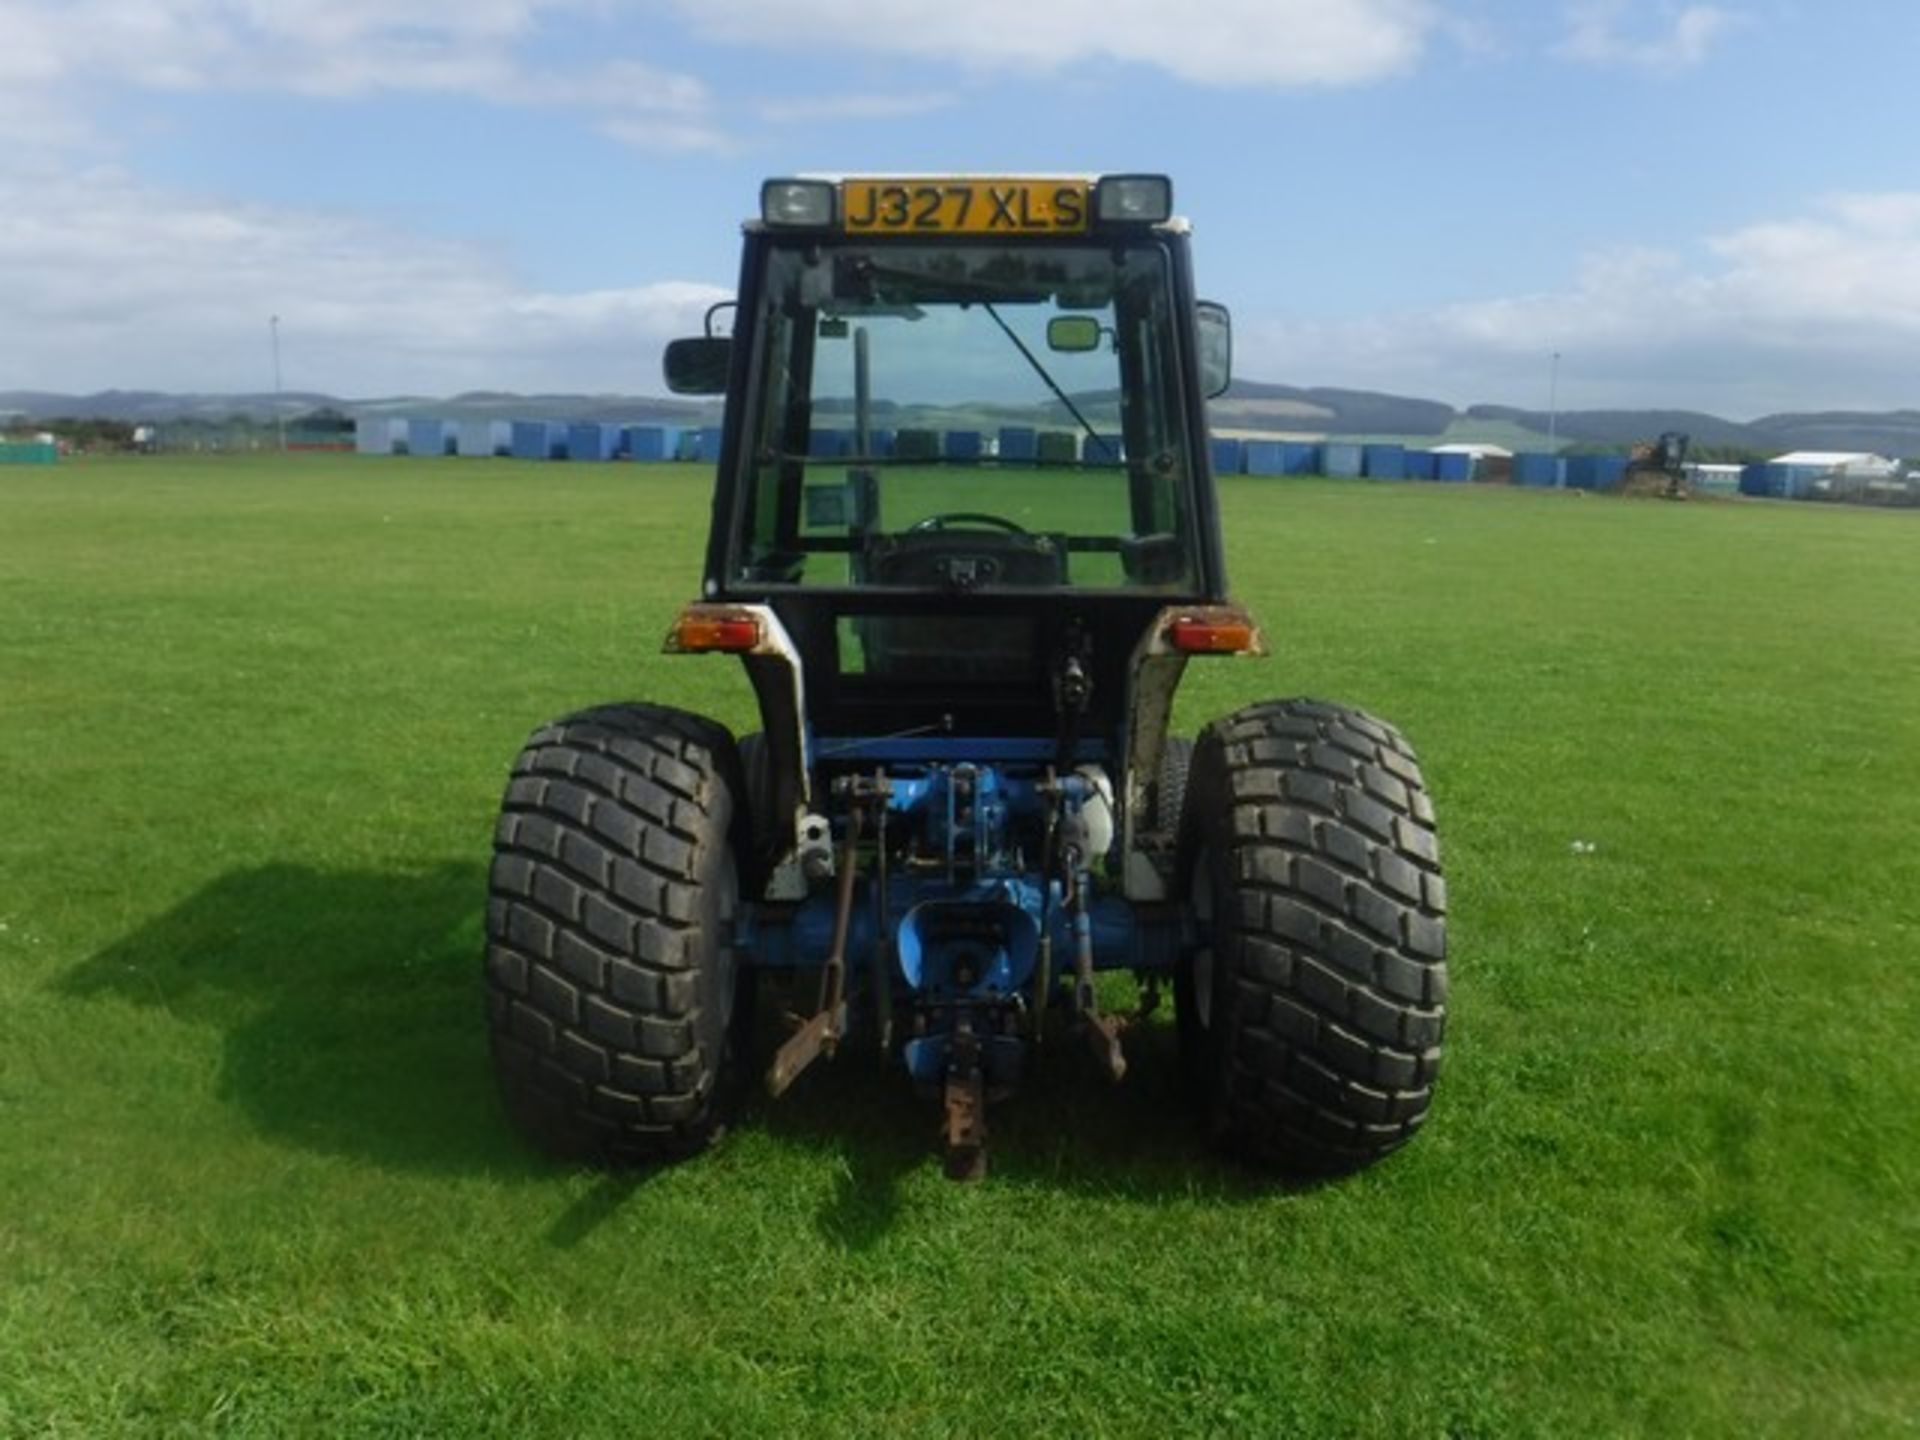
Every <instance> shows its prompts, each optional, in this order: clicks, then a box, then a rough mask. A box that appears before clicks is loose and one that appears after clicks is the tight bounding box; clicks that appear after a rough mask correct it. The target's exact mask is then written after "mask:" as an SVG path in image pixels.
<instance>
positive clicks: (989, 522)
mask: <svg viewBox="0 0 1920 1440" xmlns="http://www.w3.org/2000/svg"><path fill="white" fill-rule="evenodd" d="M956 525H964V526H967V527H969V528H971V529H975V530H1002V531H1005V532H1006V533H1007V534H1009V535H1025V534H1026V533H1027V528H1026V526H1024V525H1016V524H1014V523H1013V521H1011V520H1007V519H1004V518H1003V517H1001V516H999V515H983V514H981V513H980V512H979V511H977V510H945V511H942V512H941V513H940V514H938V515H929V516H927V517H926V519H924V520H916V521H914V522H913V524H911V525H909V526H908V527H907V533H908V534H909V535H923V534H926V533H928V532H929V531H941V530H946V529H949V528H950V527H952V526H956Z"/></svg>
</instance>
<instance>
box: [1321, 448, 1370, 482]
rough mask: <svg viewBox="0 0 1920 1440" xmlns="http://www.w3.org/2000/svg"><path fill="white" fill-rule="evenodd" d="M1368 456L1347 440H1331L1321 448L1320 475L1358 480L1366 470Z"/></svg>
mask: <svg viewBox="0 0 1920 1440" xmlns="http://www.w3.org/2000/svg"><path fill="white" fill-rule="evenodd" d="M1365 464H1366V454H1365V452H1364V451H1363V450H1362V449H1361V447H1360V446H1358V445H1354V444H1351V443H1349V442H1347V441H1345V440H1329V441H1328V442H1327V443H1326V444H1324V445H1322V446H1321V447H1320V473H1321V474H1322V475H1332V476H1335V477H1337V478H1339V479H1342V480H1358V479H1359V478H1360V475H1361V472H1362V470H1363V469H1364V468H1365Z"/></svg>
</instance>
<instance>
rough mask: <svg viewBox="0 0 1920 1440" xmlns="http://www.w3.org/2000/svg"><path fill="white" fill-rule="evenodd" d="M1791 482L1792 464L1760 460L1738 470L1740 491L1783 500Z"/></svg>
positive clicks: (1743, 493)
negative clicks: (1778, 463)
mask: <svg viewBox="0 0 1920 1440" xmlns="http://www.w3.org/2000/svg"><path fill="white" fill-rule="evenodd" d="M1792 484H1793V466H1791V465H1777V464H1774V463H1773V462H1772V461H1762V462H1760V463H1758V464H1754V465H1749V466H1747V468H1746V469H1745V470H1743V471H1741V472H1740V493H1741V494H1742V495H1758V496H1762V497H1764V498H1768V499H1774V500H1784V499H1785V498H1786V497H1787V495H1788V494H1789V493H1790V489H1791V486H1792Z"/></svg>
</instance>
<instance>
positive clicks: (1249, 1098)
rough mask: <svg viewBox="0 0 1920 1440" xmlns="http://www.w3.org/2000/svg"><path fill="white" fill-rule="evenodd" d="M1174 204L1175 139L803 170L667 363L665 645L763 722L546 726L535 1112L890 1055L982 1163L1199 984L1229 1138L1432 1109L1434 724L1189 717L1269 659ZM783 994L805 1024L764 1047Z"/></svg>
mask: <svg viewBox="0 0 1920 1440" xmlns="http://www.w3.org/2000/svg"><path fill="white" fill-rule="evenodd" d="M1172 204H1173V189H1172V186H1171V184H1170V183H1169V182H1168V180H1167V178H1166V177H1165V176H1161V175H1141V174H1110V175H1027V176H1005V175H933V176H888V175H874V176H852V177H844V178H807V177H802V178H793V179H773V180H769V181H767V182H766V183H765V185H764V186H762V188H761V194H760V210H759V214H758V216H757V217H755V218H753V219H752V220H750V221H749V223H748V224H747V226H746V227H745V235H744V240H743V245H744V249H743V253H742V258H741V266H740V289H739V293H738V295H737V297H736V300H735V302H734V303H735V316H734V323H733V325H732V327H731V329H732V333H731V334H728V335H716V334H714V333H712V332H713V326H712V325H711V323H709V325H708V326H707V333H706V334H704V335H700V336H694V337H689V338H686V339H681V340H676V341H674V342H673V343H672V344H671V345H669V346H668V347H667V351H666V355H665V368H666V374H667V381H668V384H669V386H670V387H671V388H672V389H673V390H674V391H675V392H676V393H681V394H690V395H719V394H724V396H725V412H724V423H723V425H722V427H721V444H720V452H719V461H718V469H717V473H716V477H715V487H714V499H713V510H712V516H713V519H712V526H711V529H710V531H709V534H708V539H707V550H706V560H705V567H704V571H703V574H702V577H701V586H700V595H699V597H698V599H697V600H696V601H694V603H692V604H689V605H688V606H686V607H685V608H684V609H683V610H682V611H681V612H680V613H679V614H678V615H677V616H676V617H674V619H673V621H672V624H671V626H670V628H669V629H668V631H667V635H666V641H665V649H666V650H667V651H669V652H670V653H673V654H677V655H709V656H711V655H731V656H734V657H737V660H738V662H739V663H740V664H741V665H742V666H743V667H744V668H745V671H746V675H747V679H748V681H749V683H750V685H751V687H752V692H753V697H754V706H755V709H756V710H757V712H758V725H757V728H755V729H753V730H752V731H751V733H748V734H745V735H743V736H741V737H740V738H738V739H736V738H735V737H734V736H733V735H732V734H730V733H728V731H727V730H726V729H724V728H723V727H721V726H720V725H718V724H716V723H715V722H714V721H712V720H709V719H707V718H704V717H702V716H698V715H694V714H690V713H688V712H687V711H684V710H679V709H675V708H671V707H669V706H664V705H659V704H653V703H627V704H621V705H611V706H601V707H598V708H595V709H592V710H586V711H582V712H580V713H578V714H575V715H572V716H569V717H567V718H566V719H563V720H561V721H559V722H558V723H556V724H554V725H551V726H547V727H544V728H543V729H541V730H540V731H538V732H536V733H535V735H534V737H533V739H532V740H531V741H530V742H529V744H528V746H527V749H526V751H525V752H524V753H523V754H522V756H521V759H520V762H519V764H518V766H517V767H516V769H515V772H514V777H513V779H512V780H511V782H510V783H509V785H508V788H507V794H506V800H505V804H504V809H503V815H502V819H501V823H500V827H499V829H498V831H497V837H498V838H497V842H496V849H495V859H494V867H493V872H492V882H491V883H492V901H493V903H492V905H491V906H490V907H489V910H488V940H489V946H488V987H489V994H490V1003H491V1012H490V1013H491V1016H492V1020H491V1025H492V1037H493V1053H494V1058H495V1062H496V1067H497V1070H498V1073H499V1077H500V1083H501V1086H502V1091H503V1093H504V1095H505V1096H506V1099H507V1102H508V1105H509V1107H510V1109H511V1110H512V1112H513V1114H514V1116H515V1118H516V1119H517V1120H518V1122H519V1123H520V1125H521V1126H522V1127H523V1128H524V1129H525V1130H526V1132H527V1133H528V1134H529V1135H531V1136H532V1137H533V1138H534V1139H536V1140H537V1141H539V1142H540V1143H542V1144H543V1145H545V1146H547V1147H548V1148H550V1149H552V1150H555V1151H558V1152H560V1153H562V1154H565V1155H567V1156H570V1157H574V1158H588V1159H598V1160H603V1161H610V1162H616V1163H628V1162H631V1163H651V1162H654V1161H658V1160H661V1159H667V1158H673V1157H677V1156H681V1155H686V1154H689V1153H691V1152H693V1151H696V1150H699V1149H701V1148H703V1147H705V1146H706V1145H707V1144H709V1143H711V1142H712V1141H713V1140H715V1139H716V1138H717V1137H718V1136H719V1135H720V1133H721V1132H722V1130H723V1129H724V1128H725V1126H726V1125H727V1124H728V1123H729V1122H730V1121H731V1120H732V1119H733V1118H734V1117H735V1116H736V1115H737V1114H738V1113H739V1105H740V1088H741V1083H742V1081H743V1079H744V1078H745V1077H746V1076H747V1074H748V1072H749V1070H750V1069H753V1068H758V1069H760V1070H761V1073H762V1074H763V1075H764V1083H765V1085H766V1088H767V1089H768V1090H769V1091H770V1092H771V1093H772V1094H774V1095H779V1094H781V1093H783V1092H784V1091H785V1090H787V1089H788V1088H789V1087H790V1086H792V1085H794V1084H796V1083H799V1082H800V1080H801V1077H802V1076H803V1075H804V1074H805V1073H806V1072H807V1071H808V1070H809V1068H810V1067H811V1066H813V1065H815V1064H817V1063H818V1062H819V1061H821V1060H823V1059H830V1058H832V1057H833V1056H834V1055H835V1054H836V1053H837V1052H838V1051H840V1050H841V1049H843V1048H846V1047H849V1046H857V1047H860V1048H862V1049H865V1050H868V1051H870V1052H871V1053H873V1054H874V1055H877V1056H878V1057H880V1058H881V1059H882V1060H883V1061H884V1063H885V1064H886V1065H887V1066H890V1067H893V1068H895V1069H897V1070H898V1071H900V1072H901V1073H902V1074H903V1075H904V1076H905V1077H906V1078H907V1079H908V1080H910V1081H911V1083H912V1084H913V1085H914V1086H915V1087H916V1088H917V1089H919V1090H920V1091H921V1092H922V1093H924V1094H925V1095H927V1096H929V1097H930V1098H931V1099H932V1100H934V1101H935V1102H936V1104H937V1107H938V1114H939V1116H940V1124H939V1134H940V1137H941V1145H942V1148H943V1149H944V1152H945V1156H946V1163H947V1167H948V1170H949V1172H950V1173H952V1174H954V1175H957V1176H976V1175H979V1174H981V1173H982V1172H983V1170H984V1167H985V1163H986V1151H985V1143H986V1133H987V1107H988V1105H989V1104H997V1103H1000V1102H1001V1101H1003V1100H1005V1099H1006V1098H1007V1097H1009V1096H1011V1095H1012V1094H1013V1093H1014V1091H1015V1090H1016V1089H1017V1088H1019V1086H1020V1085H1021V1084H1022V1083H1023V1081H1025V1080H1027V1079H1029V1078H1030V1077H1031V1075H1032V1073H1033V1072H1034V1070H1035V1069H1036V1068H1037V1062H1038V1061H1039V1060H1040V1059H1041V1058H1042V1057H1043V1056H1048V1055H1051V1054H1053V1053H1054V1052H1059V1051H1066V1052H1068V1053H1069V1054H1071V1055H1072V1056H1073V1057H1074V1058H1075V1059H1076V1060H1077V1061H1078V1062H1080V1063H1088V1064H1091V1065H1092V1066H1093V1067H1095V1069H1096V1070H1097V1071H1098V1072H1099V1073H1100V1074H1102V1075H1104V1076H1105V1077H1106V1078H1107V1079H1109V1080H1111V1081H1114V1082H1116V1083H1118V1082H1121V1081H1122V1080H1123V1078H1126V1077H1127V1073H1128V1069H1129V1057H1128V1051H1129V1050H1130V1049H1135V1048H1138V1049H1139V1050H1140V1051H1141V1052H1143V1053H1145V1054H1148V1055H1152V1054H1154V1053H1156V1047H1154V1046H1152V1045H1150V1044H1149V1045H1145V1046H1140V1047H1135V1045H1134V1040H1135V1038H1136V1037H1137V1036H1138V1035H1139V1034H1140V1033H1141V1032H1142V1031H1143V1030H1144V1029H1145V1028H1146V1027H1149V1026H1151V1025H1153V1024H1155V1023H1156V1022H1155V1021H1154V1020H1153V1019H1152V1018H1150V1017H1152V1016H1153V1014H1154V1011H1155V1009H1156V1007H1157V1006H1158V1005H1160V1004H1161V1002H1162V1001H1163V999H1164V998H1165V997H1164V992H1165V991H1166V990H1169V989H1170V990H1171V991H1172V996H1173V1002H1174V1003H1173V1009H1174V1015H1175V1022H1176V1026H1177V1031H1178V1036H1179V1052H1180V1057H1181V1058H1180V1065H1181V1068H1182V1070H1183V1071H1184V1072H1185V1079H1186V1081H1187V1086H1186V1088H1187V1089H1188V1091H1189V1092H1190V1093H1191V1095H1192V1096H1193V1098H1194V1102H1195V1104H1196V1106H1197V1108H1198V1111H1199V1115H1200V1119H1201V1122H1202V1124H1203V1126H1204V1128H1205V1130H1206V1132H1207V1133H1208V1134H1210V1135H1212V1136H1214V1137H1216V1138H1217V1139H1219V1140H1220V1141H1222V1142H1223V1143H1225V1144H1226V1145H1227V1146H1229V1147H1231V1148H1232V1149H1234V1150H1236V1151H1238V1152H1240V1153H1242V1154H1244V1155H1246V1156H1249V1157H1251V1158H1253V1159H1255V1160H1257V1161H1262V1162H1271V1163H1274V1164H1277V1165H1280V1166H1283V1167H1286V1168H1290V1169H1293V1170H1326V1169H1339V1168H1349V1167H1352V1166H1356V1165H1359V1164H1362V1163H1365V1162H1367V1161H1369V1160H1372V1159H1374V1158H1376V1157H1378V1156H1380V1155H1383V1154H1385V1153H1387V1152H1388V1151H1390V1150H1393V1149H1395V1148H1397V1147H1398V1146H1399V1145H1401V1144H1403V1143H1404V1142H1405V1141H1406V1140H1407V1139H1408V1138H1409V1137H1410V1136H1411V1135H1412V1134H1413V1132H1414V1130H1415V1129H1416V1128H1417V1127H1418V1126H1419V1125H1420V1123H1421V1122H1422V1120H1423V1119H1424V1118H1425V1116H1426V1113H1427V1106H1428V1101H1429V1099H1430V1097H1431V1094H1432V1086H1433V1081H1434V1076H1435V1072H1436V1068H1437V1066H1438V1063H1439V1055H1440V1038H1441V1032H1442V1029H1443V1026H1444V1023H1445V1016H1446V962H1445V954H1446V930H1445V911H1446V889H1445V885H1444V883H1443V882H1442V879H1441V875H1440V868H1439V848H1438V844H1437V842H1436V840H1435V836H1434V829H1433V808H1432V805H1431V803H1430V802H1429V801H1428V798H1427V794H1426V790H1425V788H1424V785H1423V783H1422V780H1421V776H1420V770H1419V767H1418V766H1417V765H1416V764H1415V762H1414V758H1413V755H1412V752H1411V751H1410V750H1409V749H1408V748H1407V745H1406V742H1405V741H1404V740H1403V739H1402V738H1401V737H1400V735H1399V733H1398V732H1397V731H1395V730H1393V729H1392V728H1391V727H1390V726H1387V725H1385V724H1383V723H1381V722H1380V721H1378V720H1375V719H1373V718H1372V717H1370V716H1368V715H1365V714H1363V713H1361V712H1359V711H1357V710H1352V709H1348V708H1345V707H1342V706H1338V705H1331V704H1326V703H1323V702H1319V701H1309V700H1276V701H1264V702H1259V703H1254V704H1248V705H1243V706H1241V708H1239V709H1238V710H1236V711H1235V712H1234V713H1233V714H1231V715H1229V716H1228V717H1227V718H1226V719H1224V720H1221V721H1218V722H1216V723H1215V724H1213V725H1210V726H1208V727H1207V728H1206V730H1205V731H1204V732H1203V733H1202V734H1201V735H1200V737H1199V739H1198V742H1197V743H1196V742H1194V741H1192V740H1188V739H1185V738H1183V737H1180V736H1178V735H1175V734H1171V733H1169V718H1170V716H1171V715H1172V713H1173V704H1174V696H1175V692H1176V690H1177V688H1178V686H1179V683H1180V680H1181V678H1182V676H1183V675H1184V673H1185V671H1186V667H1187V666H1188V665H1189V664H1193V663H1198V664H1203V665H1216V664H1219V663H1222V660H1223V659H1224V658H1230V657H1235V656H1239V657H1256V656H1261V655H1264V654H1266V653H1267V649H1268V646H1267V643H1266V639H1265V637H1264V636H1263V634H1262V633H1261V629H1260V627H1259V625H1257V624H1256V623H1255V621H1254V618H1253V616H1252V615H1250V614H1249V613H1248V612H1247V610H1246V609H1245V607H1243V606H1241V605H1239V604H1238V603H1236V602H1235V601H1234V600H1233V598H1232V596H1231V594H1230V593H1229V591H1228V587H1227V575H1226V560H1225V554H1224V550H1223V547H1222V544H1221V536H1220V517H1219V507H1218V503H1217V497H1216V495H1215V490H1214V483H1213V472H1212V468H1211V467H1212V455H1211V445H1210V443H1209V437H1208V433H1207V413H1206V402H1207V399H1208V397H1210V396H1213V395H1218V394H1220V393H1221V392H1222V391H1223V390H1225V388H1226V387H1227V384H1228V382H1229V380H1230V378H1231V372H1232V330H1231V321H1230V318H1229V316H1228V314H1227V311H1226V308H1225V307H1224V306H1220V305H1215V304H1211V303H1209V302H1207V301H1203V300H1201V299H1199V298H1198V295H1197V293H1196V290H1195V287H1194V282H1193V270H1192V261H1191V257H1190V253H1189V244H1190V237H1189V231H1188V227H1187V226H1186V225H1185V224H1183V223H1180V222H1178V221H1176V220H1174V218H1173V213H1172ZM716 308H717V307H716ZM709 320H710V321H711V316H710V317H709ZM1260 503H1262V504H1264V505H1269V506H1278V507H1284V506H1285V504H1286V495H1285V491H1284V490H1283V489H1280V488H1274V487H1270V488H1269V489H1268V490H1267V491H1265V492H1263V494H1262V496H1261V498H1260ZM1285 560H1286V557H1285V556H1284V554H1281V555H1277V556H1274V557H1271V560H1270V561H1269V562H1268V563H1272V564H1275V565H1284V564H1285ZM1307 603H1308V602H1306V601H1305V600H1303V602H1302V604H1303V608H1304V606H1305V605H1306V604H1307ZM709 683H710V682H709ZM1229 683H1230V684H1233V685H1235V686H1236V687H1237V686H1238V684H1239V683H1240V682H1239V681H1238V678H1237V677H1235V678H1234V679H1233V680H1230V681H1229ZM1242 693H1244V692H1242ZM1116 971H1118V972H1127V973H1130V974H1131V975H1133V976H1134V977H1135V979H1136V982H1137V985H1136V989H1135V994H1136V995H1137V1001H1136V1002H1135V1003H1133V1004H1130V1005H1129V1007H1128V1008H1127V1010H1126V1011H1125V1013H1121V1012H1120V1011H1118V1010H1116V1009H1115V1008H1112V1007H1113V1006H1114V1005H1115V1002H1116V999H1117V998H1118V996H1119V994H1120V992H1118V991H1116V990H1115V989H1114V988H1112V987H1109V986H1106V985H1102V984H1100V983H1097V982H1098V979H1099V977H1100V975H1101V974H1102V973H1103V972H1116ZM763 991H764V992H769V993H768V994H767V995H766V997H765V998H766V999H767V1000H768V1001H769V1003H772V1004H774V1005H775V1006H776V1008H777V1011H778V1012H779V1013H781V1014H785V1015H787V1016H789V1017H790V1020H791V1030H790V1032H789V1034H788V1035H787V1036H786V1038H785V1039H784V1040H783V1041H782V1042H781V1043H780V1044H779V1045H778V1046H777V1048H776V1049H775V1050H774V1051H773V1053H772V1055H771V1056H761V1057H756V1056H755V1054H754V1044H755V1039H756V1035H757V1034H758V1032H757V1030H756V1028H755V1026H754V1024H753V1021H752V1014H753V1010H754V1006H755V1003H756V1001H758V1000H759V999H761V998H762V992H763ZM774 992H777V993H774ZM1127 1083H1128V1084H1129V1085H1132V1086H1137V1085H1138V1084H1139V1083H1140V1081H1139V1080H1138V1079H1127ZM1146 1083H1147V1084H1148V1085H1149V1086H1150V1087H1151V1086H1152V1085H1153V1083H1154V1082H1152V1081H1151V1080H1149V1081H1147V1082H1146ZM1058 1123H1061V1124H1066V1123H1070V1117H1068V1118H1063V1119H1061V1120H1059V1122H1058ZM1049 1143H1051V1142H1049Z"/></svg>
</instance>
